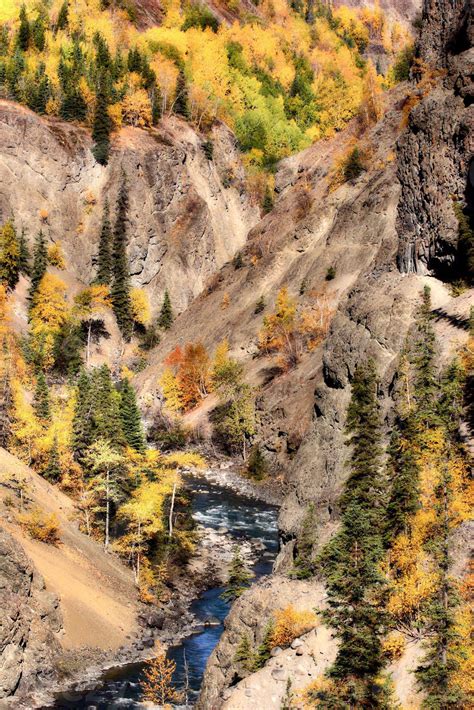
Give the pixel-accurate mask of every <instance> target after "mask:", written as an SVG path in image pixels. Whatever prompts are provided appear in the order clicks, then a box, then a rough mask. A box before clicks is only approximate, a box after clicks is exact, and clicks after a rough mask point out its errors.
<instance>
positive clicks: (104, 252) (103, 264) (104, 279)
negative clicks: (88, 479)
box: [95, 200, 113, 285]
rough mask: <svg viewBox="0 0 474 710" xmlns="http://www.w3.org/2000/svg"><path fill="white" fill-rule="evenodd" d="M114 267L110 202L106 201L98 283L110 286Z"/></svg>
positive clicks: (98, 266) (99, 255)
mask: <svg viewBox="0 0 474 710" xmlns="http://www.w3.org/2000/svg"><path fill="white" fill-rule="evenodd" d="M112 266H113V264H112V227H111V224H110V214H109V202H108V200H106V201H105V207H104V215H103V217H102V227H101V230H100V237H99V253H98V256H97V276H96V278H95V281H96V283H98V284H106V285H109V284H110V282H111V280H112Z"/></svg>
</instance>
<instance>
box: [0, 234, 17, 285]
mask: <svg viewBox="0 0 474 710" xmlns="http://www.w3.org/2000/svg"><path fill="white" fill-rule="evenodd" d="M19 278H20V244H19V242H18V238H17V235H16V231H15V227H14V225H13V222H12V221H11V220H9V221H8V222H6V223H5V224H4V225H3V227H2V229H1V230H0V281H1V282H3V283H4V284H5V286H6V287H7V288H8V289H11V290H13V289H14V288H15V286H16V285H17V283H18V279H19Z"/></svg>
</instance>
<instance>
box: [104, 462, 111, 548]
mask: <svg viewBox="0 0 474 710" xmlns="http://www.w3.org/2000/svg"><path fill="white" fill-rule="evenodd" d="M109 524H110V470H109V469H107V474H106V479H105V549H106V550H107V548H108V547H109V542H110V539H109Z"/></svg>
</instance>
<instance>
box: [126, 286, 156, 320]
mask: <svg viewBox="0 0 474 710" xmlns="http://www.w3.org/2000/svg"><path fill="white" fill-rule="evenodd" d="M130 298H131V300H132V315H133V320H134V321H135V323H138V324H139V325H141V326H143V327H145V328H146V326H147V325H149V324H150V321H151V308H150V299H149V298H148V294H147V292H146V291H144V290H143V289H142V288H132V290H131V291H130Z"/></svg>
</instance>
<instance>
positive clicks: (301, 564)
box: [292, 503, 316, 579]
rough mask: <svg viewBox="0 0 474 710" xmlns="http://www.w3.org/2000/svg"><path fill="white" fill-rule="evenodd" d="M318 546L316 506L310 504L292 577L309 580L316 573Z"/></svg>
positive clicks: (298, 543) (298, 545)
mask: <svg viewBox="0 0 474 710" xmlns="http://www.w3.org/2000/svg"><path fill="white" fill-rule="evenodd" d="M315 545H316V513H315V508H314V504H313V503H310V504H309V506H308V510H307V511H306V515H305V517H304V520H303V524H302V526H301V532H300V534H299V535H298V542H297V548H296V550H297V554H296V558H295V564H294V569H293V571H292V576H293V577H296V578H297V579H308V578H309V577H312V576H313V575H314V573H315V571H316V565H315V560H314V557H313V552H314V548H315Z"/></svg>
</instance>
